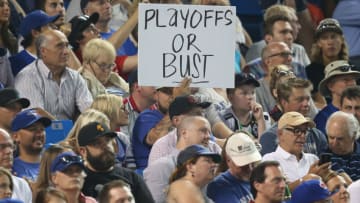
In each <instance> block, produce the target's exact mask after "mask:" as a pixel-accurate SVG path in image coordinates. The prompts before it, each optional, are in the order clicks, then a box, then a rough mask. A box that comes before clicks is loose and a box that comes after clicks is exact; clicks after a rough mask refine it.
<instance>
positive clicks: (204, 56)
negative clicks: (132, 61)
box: [138, 4, 235, 87]
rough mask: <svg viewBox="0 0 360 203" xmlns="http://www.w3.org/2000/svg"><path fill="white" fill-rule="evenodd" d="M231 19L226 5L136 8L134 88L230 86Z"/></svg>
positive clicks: (232, 55) (232, 29)
mask: <svg viewBox="0 0 360 203" xmlns="http://www.w3.org/2000/svg"><path fill="white" fill-rule="evenodd" d="M234 18H235V9H234V7H230V6H195V5H171V4H140V7H139V68H138V69H139V83H140V84H141V85H151V86H177V85H178V84H177V83H179V82H180V81H181V80H182V79H183V78H184V77H190V78H192V85H191V86H194V87H233V86H234V82H233V81H234V80H233V79H234V60H235V59H234V54H235V20H234Z"/></svg>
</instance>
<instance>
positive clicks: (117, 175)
mask: <svg viewBox="0 0 360 203" xmlns="http://www.w3.org/2000/svg"><path fill="white" fill-rule="evenodd" d="M114 137H116V133H115V132H111V131H110V130H109V128H108V126H106V125H104V124H101V123H98V122H91V123H89V124H87V125H85V126H84V127H83V128H81V129H80V132H79V136H78V144H79V146H80V154H81V156H82V157H83V159H84V160H85V172H86V174H87V177H86V178H85V183H84V186H83V189H82V192H83V193H84V194H85V195H87V196H92V197H94V198H96V197H97V196H98V194H99V192H100V191H101V189H102V187H103V185H104V184H106V183H108V182H110V181H112V180H118V179H120V180H123V181H124V182H126V183H127V184H129V185H130V187H131V191H132V192H133V194H134V197H135V201H136V202H146V203H152V202H154V200H153V198H152V196H151V193H150V191H149V189H148V188H147V187H146V184H145V182H144V181H143V179H142V178H141V177H140V176H139V175H137V174H136V173H135V172H133V171H131V170H129V169H125V168H122V167H120V166H118V165H115V152H114V146H113V144H112V143H113V142H112V139H113V138H114Z"/></svg>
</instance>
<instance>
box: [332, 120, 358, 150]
mask: <svg viewBox="0 0 360 203" xmlns="http://www.w3.org/2000/svg"><path fill="white" fill-rule="evenodd" d="M329 122H330V123H329V125H328V128H327V130H326V133H327V136H328V141H329V148H330V150H331V151H332V152H333V153H335V154H338V155H345V154H348V153H351V152H352V151H353V144H354V142H355V140H354V138H352V136H351V135H349V131H348V128H347V123H346V121H345V120H344V119H341V118H339V119H336V118H335V119H333V120H329Z"/></svg>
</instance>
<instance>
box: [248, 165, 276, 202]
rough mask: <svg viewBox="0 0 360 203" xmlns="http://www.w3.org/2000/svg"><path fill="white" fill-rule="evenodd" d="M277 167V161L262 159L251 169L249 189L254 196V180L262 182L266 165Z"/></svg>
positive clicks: (255, 193) (255, 192)
mask: <svg viewBox="0 0 360 203" xmlns="http://www.w3.org/2000/svg"><path fill="white" fill-rule="evenodd" d="M271 166H275V167H279V166H280V163H279V162H277V161H264V162H261V163H260V164H259V165H257V166H256V167H255V168H254V169H253V170H252V171H251V175H250V191H251V193H252V195H253V197H254V198H256V195H257V190H256V188H255V186H254V184H255V182H258V183H263V182H264V181H265V179H266V175H265V169H266V168H267V167H271Z"/></svg>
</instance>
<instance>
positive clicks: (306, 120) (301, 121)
mask: <svg viewBox="0 0 360 203" xmlns="http://www.w3.org/2000/svg"><path fill="white" fill-rule="evenodd" d="M303 124H309V127H311V128H313V127H315V123H314V121H312V120H311V119H310V118H305V119H303V120H298V121H296V122H293V123H291V125H290V126H300V125H303Z"/></svg>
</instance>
